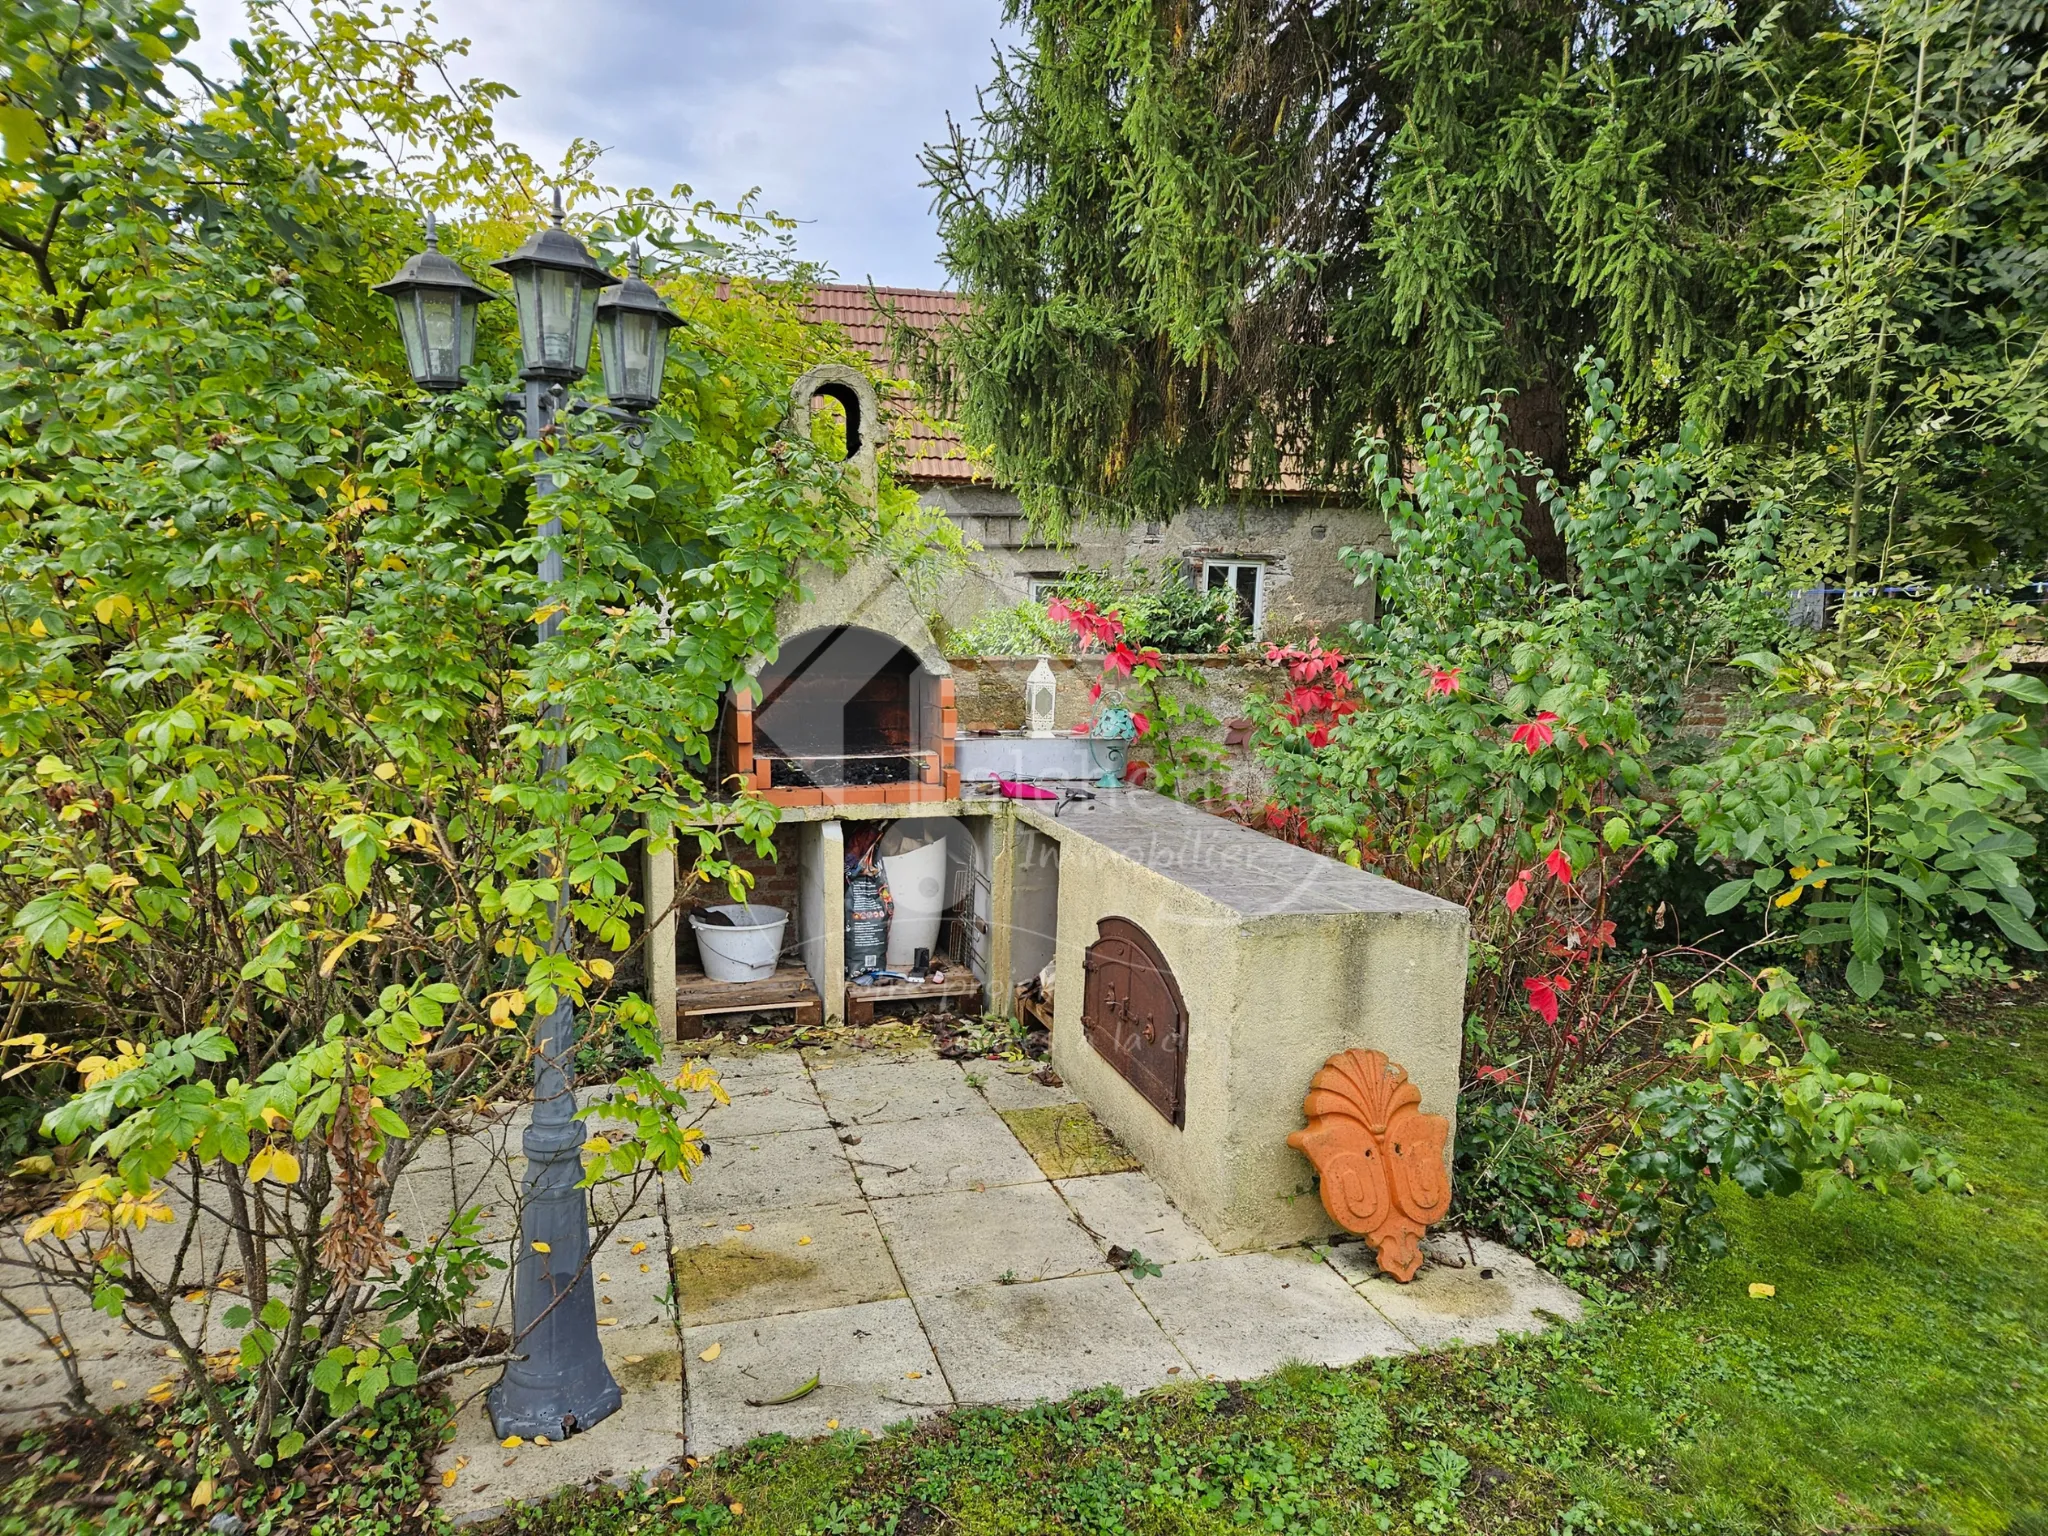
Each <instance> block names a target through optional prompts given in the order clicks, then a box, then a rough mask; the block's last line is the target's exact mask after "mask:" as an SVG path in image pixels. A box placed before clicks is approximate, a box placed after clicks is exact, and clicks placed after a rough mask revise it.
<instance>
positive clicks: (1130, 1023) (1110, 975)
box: [1081, 917, 1188, 1126]
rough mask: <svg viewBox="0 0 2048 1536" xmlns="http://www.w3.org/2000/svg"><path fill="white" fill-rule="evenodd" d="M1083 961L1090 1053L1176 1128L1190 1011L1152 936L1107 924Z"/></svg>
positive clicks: (1126, 922) (1182, 1109)
mask: <svg viewBox="0 0 2048 1536" xmlns="http://www.w3.org/2000/svg"><path fill="white" fill-rule="evenodd" d="M1096 935H1097V937H1096V940H1095V942H1094V943H1093V944H1091V945H1089V946H1088V953H1087V956H1086V958H1085V959H1083V961H1082V962H1081V968H1082V971H1083V972H1084V974H1085V977H1086V982H1085V985H1084V986H1083V988H1082V993H1081V1033H1082V1035H1083V1036H1084V1037H1085V1038H1086V1039H1087V1041H1088V1043H1089V1044H1090V1045H1091V1046H1093V1047H1094V1048H1095V1053H1096V1054H1097V1055H1098V1056H1100V1057H1101V1058H1102V1059H1103V1060H1104V1061H1106V1062H1108V1063H1109V1064H1110V1065H1111V1066H1112V1067H1115V1068H1116V1070H1117V1072H1118V1073H1119V1074H1120V1075H1121V1076H1122V1077H1123V1080H1124V1081H1125V1082H1127V1083H1129V1084H1130V1085H1131V1086H1132V1087H1133V1088H1135V1089H1137V1090H1138V1092H1139V1093H1141V1094H1143V1095H1144V1096H1145V1102H1146V1103H1148V1104H1150V1105H1151V1106H1152V1107H1153V1108H1154V1109H1156V1110H1158V1111H1159V1113H1160V1114H1162V1115H1164V1116H1165V1117H1166V1118H1167V1119H1169V1120H1171V1121H1172V1122H1173V1123H1174V1124H1175V1125H1176V1126H1178V1125H1180V1124H1181V1123H1182V1121H1183V1117H1184V1115H1185V1113H1186V1108H1187V1106H1186V1103H1185V1099H1186V1094H1187V1075H1188V1074H1187V1058H1188V1010H1187V1005H1186V1004H1185V1003H1184V1002H1182V1001H1181V995H1180V985H1179V983H1177V982H1176V981H1175V980H1174V979H1173V969H1172V967H1170V966H1169V965H1167V963H1166V957H1165V956H1164V955H1162V954H1160V952H1159V946H1158V945H1157V944H1154V943H1153V942H1152V937H1151V935H1150V934H1148V933H1146V932H1145V930H1144V929H1142V928H1140V927H1139V926H1138V925H1137V924H1136V923H1134V922H1132V921H1131V920H1130V919H1129V918H1124V917H1105V918H1103V919H1102V920H1101V921H1100V922H1099V923H1097V924H1096Z"/></svg>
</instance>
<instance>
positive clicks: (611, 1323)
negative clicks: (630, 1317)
mask: <svg viewBox="0 0 2048 1536" xmlns="http://www.w3.org/2000/svg"><path fill="white" fill-rule="evenodd" d="M618 1325H619V1320H618V1319H617V1318H616V1317H600V1318H599V1319H598V1320H597V1326H598V1327H600V1328H616V1327H618Z"/></svg>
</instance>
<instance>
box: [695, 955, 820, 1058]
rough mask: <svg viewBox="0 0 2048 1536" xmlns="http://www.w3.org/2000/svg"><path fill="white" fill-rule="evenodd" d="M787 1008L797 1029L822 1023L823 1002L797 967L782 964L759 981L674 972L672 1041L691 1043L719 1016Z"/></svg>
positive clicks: (710, 1029) (697, 972)
mask: <svg viewBox="0 0 2048 1536" xmlns="http://www.w3.org/2000/svg"><path fill="white" fill-rule="evenodd" d="M784 1008H787V1009H790V1010H791V1011H792V1012H793V1013H794V1014H795V1016H796V1017H795V1018H794V1019H793V1020H792V1022H793V1023H795V1024H796V1025H797V1026H798V1027H799V1028H801V1027H802V1026H804V1025H807V1024H808V1025H818V1024H823V1023H824V1022H825V1003H824V1000H823V999H822V998H820V997H819V996H818V989H817V988H816V987H814V986H812V985H811V978H810V976H809V975H808V974H807V973H806V972H805V970H804V968H803V967H802V966H800V965H785V966H782V967H780V968H779V969H777V971H776V972H775V974H774V975H773V976H770V977H768V978H766V979H765V980H762V981H713V980H712V979H711V978H710V977H708V976H706V975H705V974H704V973H703V972H702V971H697V970H689V969H684V968H679V969H678V970H677V972H676V1038H677V1039H678V1040H694V1039H696V1038H697V1037H699V1036H700V1035H707V1034H710V1033H711V1032H712V1030H714V1029H715V1028H716V1027H717V1026H716V1025H715V1024H713V1023H711V1022H710V1021H711V1020H713V1019H716V1018H718V1017H719V1016H720V1015H722V1014H733V1013H774V1012H777V1011H779V1010H781V1009H784Z"/></svg>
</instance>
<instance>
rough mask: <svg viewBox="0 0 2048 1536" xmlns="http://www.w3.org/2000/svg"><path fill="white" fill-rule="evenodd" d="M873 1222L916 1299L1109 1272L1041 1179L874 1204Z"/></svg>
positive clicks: (1084, 1232) (1091, 1242)
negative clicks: (988, 1286) (970, 1288)
mask: <svg viewBox="0 0 2048 1536" xmlns="http://www.w3.org/2000/svg"><path fill="white" fill-rule="evenodd" d="M874 1210H875V1217H876V1219H877V1220H878V1221H879V1222H880V1223H881V1226H882V1235H883V1236H884V1237H886V1238H887V1239H888V1240H889V1251H890V1253H891V1254H893V1255H894V1256H895V1259H896V1267H897V1269H898V1270H899V1271H900V1272H901V1274H902V1276H903V1283H904V1286H905V1287H906V1288H907V1289H908V1290H909V1292H910V1294H911V1295H913V1296H935V1295H939V1294H942V1293H944V1292H946V1291H956V1290H959V1289H960V1288H961V1287H962V1286H967V1285H975V1284H991V1283H994V1282H996V1281H998V1280H1002V1279H1004V1277H1005V1276H1007V1277H1008V1283H1015V1282H1017V1281H1020V1280H1051V1279H1057V1278H1059V1277H1061V1276H1064V1275H1077V1274H1083V1273H1088V1272H1091V1271H1099V1270H1106V1269H1108V1268H1109V1260H1108V1259H1107V1258H1105V1257H1104V1256H1103V1251H1102V1249H1101V1248H1100V1247H1099V1246H1098V1245H1097V1244H1096V1243H1095V1241H1094V1240H1093V1239H1092V1238H1090V1237H1089V1235H1088V1232H1087V1229H1086V1228H1084V1227H1083V1226H1082V1225H1081V1224H1080V1223H1079V1222H1077V1221H1076V1220H1075V1219H1074V1213H1073V1210H1072V1208H1071V1207H1069V1206H1068V1204H1067V1203H1066V1202H1065V1201H1064V1200H1062V1199H1061V1198H1060V1195H1059V1191H1058V1190H1056V1189H1054V1188H1053V1187H1052V1185H1050V1184H1047V1183H1044V1182H1043V1181H1041V1182H1039V1183H1036V1184H1010V1185H1001V1186H998V1187H996V1188H993V1189H984V1190H942V1191H939V1192H938V1193H936V1194H929V1195H902V1196H899V1197H898V1198H896V1199H894V1200H877V1201H875V1203H874Z"/></svg>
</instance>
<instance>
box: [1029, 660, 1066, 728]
mask: <svg viewBox="0 0 2048 1536" xmlns="http://www.w3.org/2000/svg"><path fill="white" fill-rule="evenodd" d="M1058 697H1059V684H1058V682H1057V681H1056V680H1055V679H1054V677H1053V675H1052V660H1051V658H1050V657H1046V656H1041V657H1039V658H1038V665H1037V666H1035V667H1033V668H1032V669H1031V675H1030V676H1029V677H1027V678H1025V679H1024V731H1025V734H1026V735H1028V736H1035V737H1037V738H1039V739H1040V740H1043V739H1044V738H1046V737H1048V736H1050V735H1052V716H1053V705H1054V703H1055V702H1056V701H1057V699H1058Z"/></svg>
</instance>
